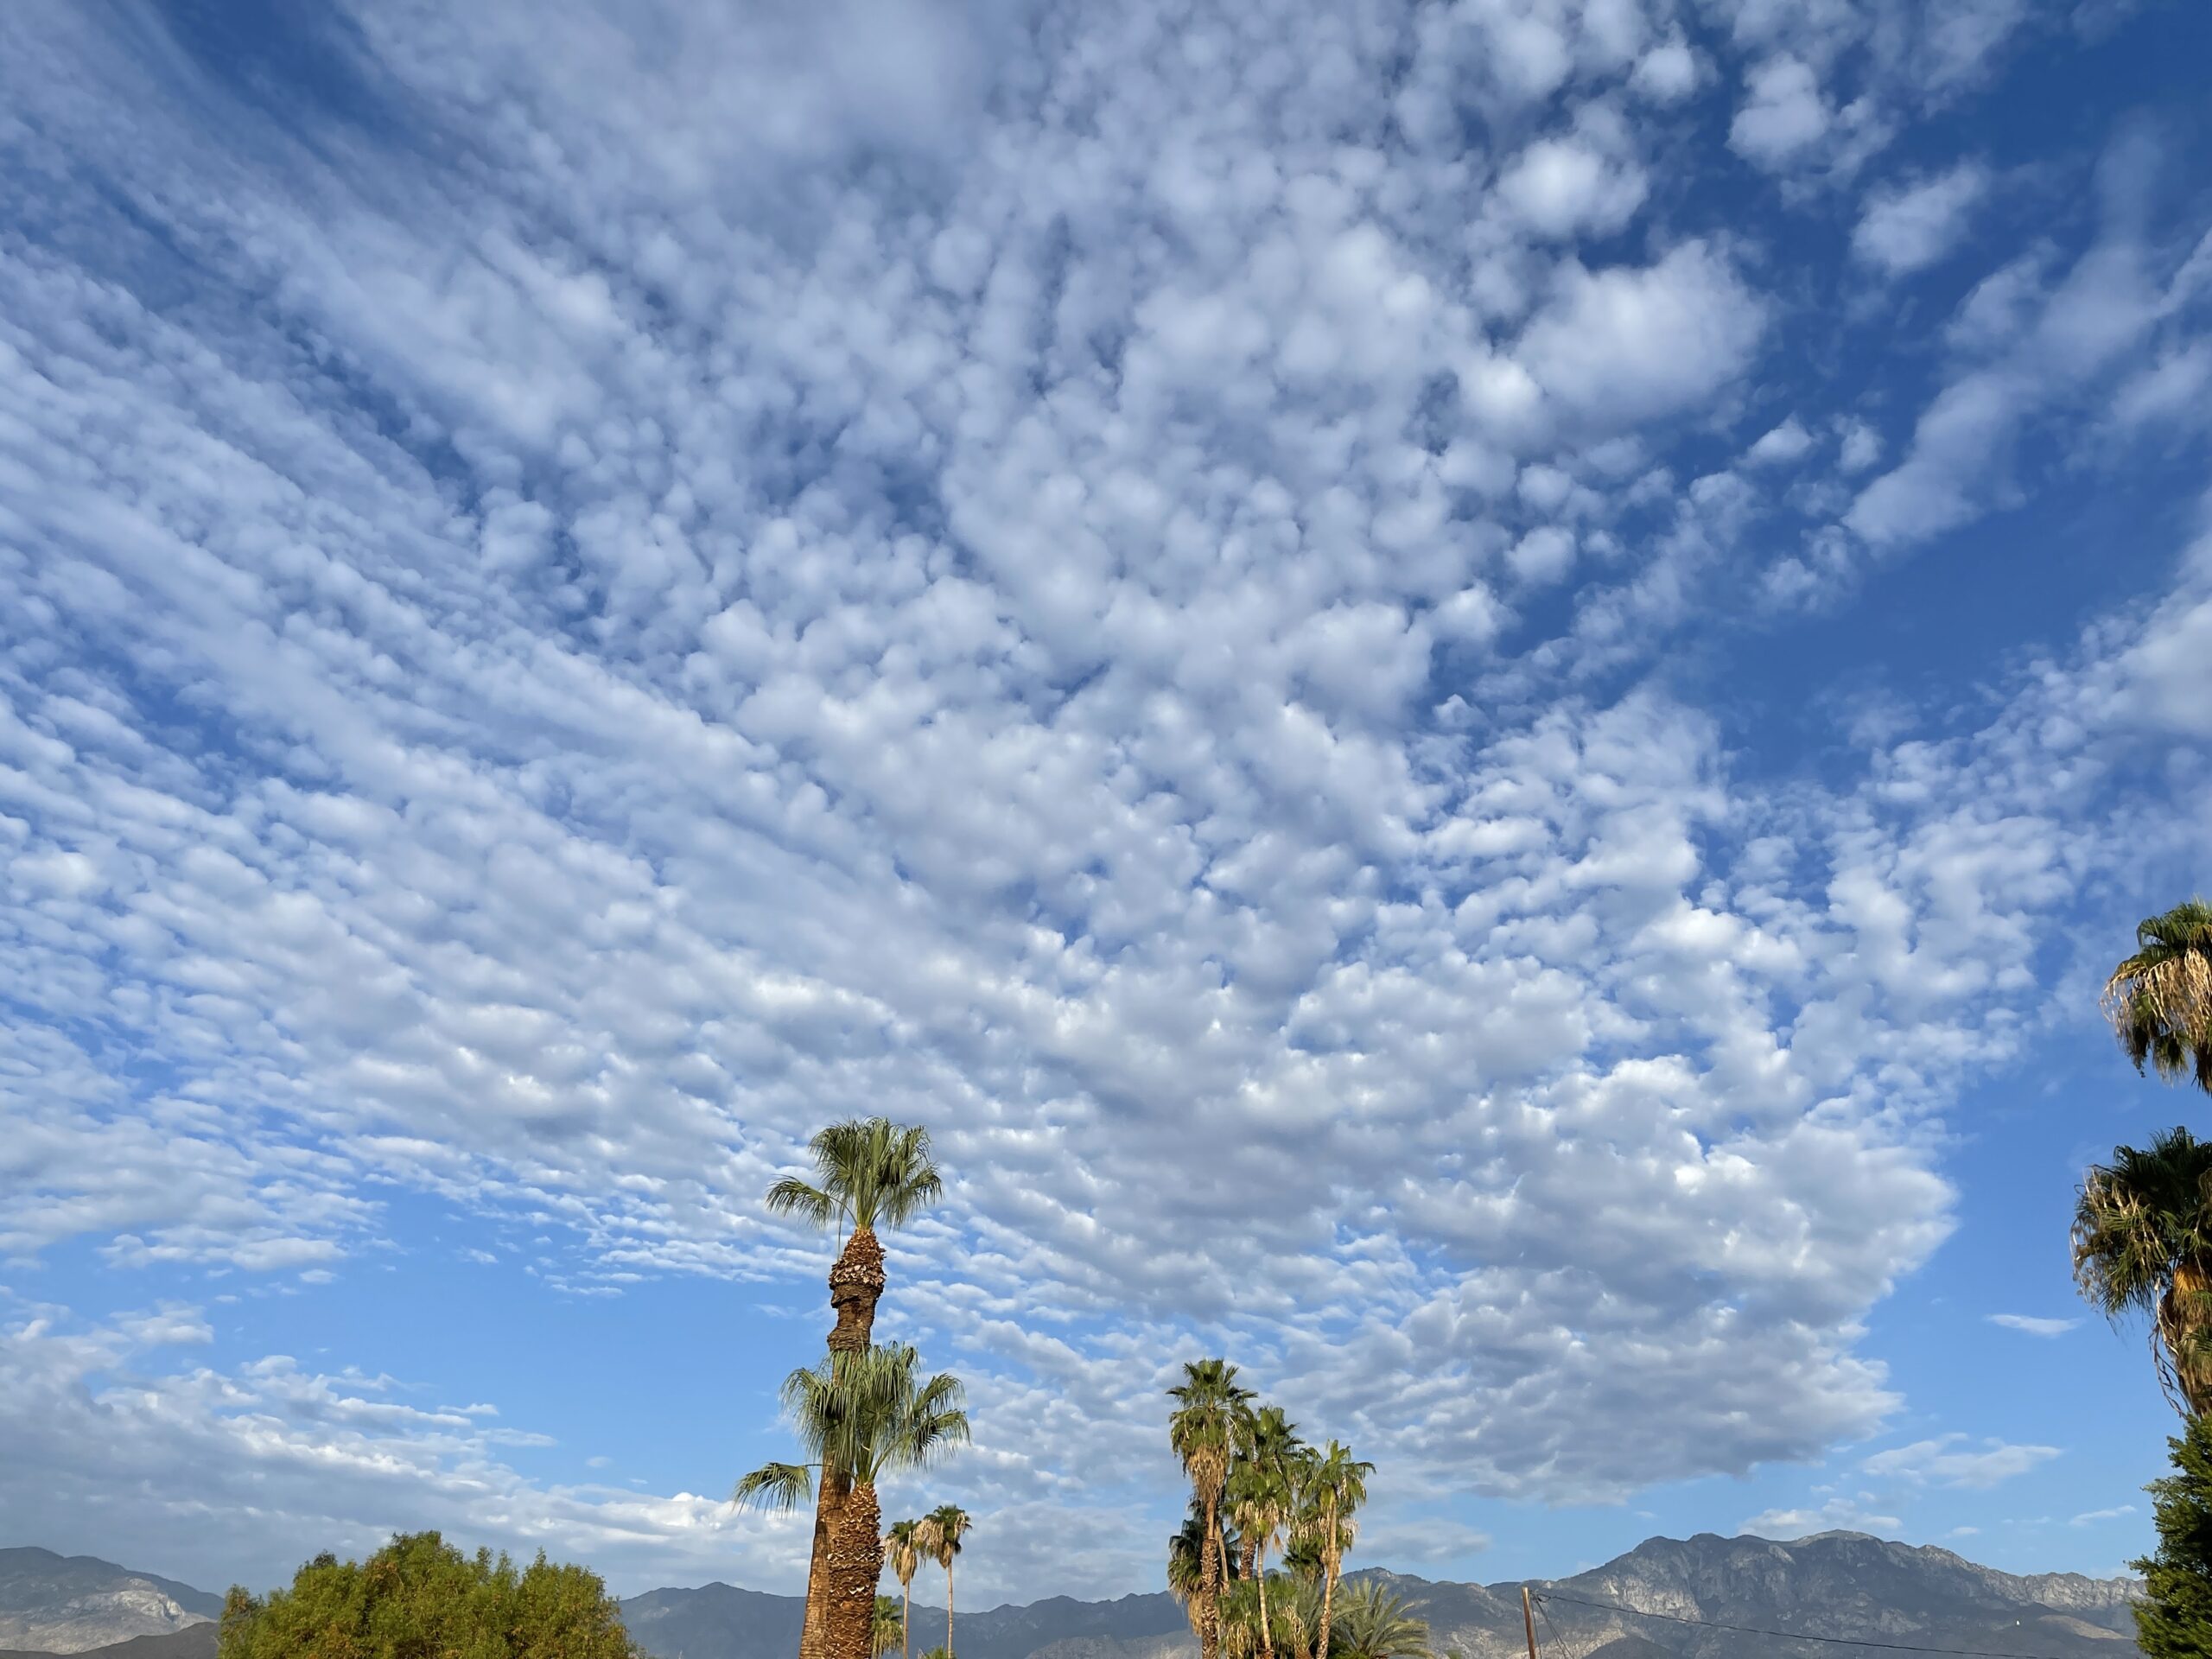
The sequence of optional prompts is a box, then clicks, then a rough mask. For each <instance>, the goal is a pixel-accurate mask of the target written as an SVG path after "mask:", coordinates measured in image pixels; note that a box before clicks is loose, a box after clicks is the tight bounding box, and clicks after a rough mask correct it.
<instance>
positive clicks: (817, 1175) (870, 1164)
mask: <svg viewBox="0 0 2212 1659" xmlns="http://www.w3.org/2000/svg"><path fill="white" fill-rule="evenodd" d="M807 1151H808V1153H809V1154H810V1155H811V1157H812V1159H813V1160H814V1179H812V1180H811V1181H803V1180H801V1179H798V1177H797V1176H795V1175H787V1176H785V1177H784V1179H781V1180H779V1181H778V1182H776V1183H775V1185H772V1186H771V1187H770V1188H769V1189H768V1198H767V1203H768V1210H769V1213H770V1214H772V1215H779V1216H796V1217H798V1218H799V1219H801V1220H803V1221H807V1222H810V1223H812V1224H814V1225H815V1226H817V1227H819V1228H822V1229H823V1230H825V1231H827V1230H830V1229H832V1228H835V1229H837V1230H840V1231H842V1232H843V1233H844V1234H845V1235H846V1236H845V1239H844V1243H843V1245H842V1248H841V1249H839V1250H838V1252H837V1259H836V1262H834V1263H833V1264H832V1265H831V1266H830V1268H829V1306H830V1308H831V1309H832V1311H834V1312H835V1313H836V1325H835V1326H834V1327H832V1329H831V1330H830V1332H829V1351H830V1352H831V1353H833V1354H847V1353H860V1352H862V1351H865V1350H866V1349H867V1348H868V1344H870V1343H871V1342H872V1341H874V1332H875V1306H876V1303H877V1302H878V1301H880V1300H881V1299H882V1296H883V1283H884V1277H883V1246H882V1244H881V1243H880V1241H878V1239H877V1238H876V1236H875V1229H876V1226H877V1224H879V1223H880V1224H882V1225H884V1226H887V1227H899V1226H904V1225H905V1224H906V1223H907V1222H908V1221H910V1220H911V1219H912V1217H914V1215H915V1213H916V1212H917V1211H919V1210H920V1209H921V1208H922V1206H923V1205H926V1204H930V1203H932V1202H934V1201H935V1200H936V1199H937V1198H938V1197H939V1196H940V1195H941V1194H942V1193H943V1192H944V1179H943V1178H942V1177H940V1176H939V1175H938V1168H937V1165H936V1163H935V1162H934V1161H933V1160H931V1156H930V1135H929V1131H928V1130H927V1129H924V1128H914V1127H902V1126H901V1125H899V1124H896V1123H893V1122H892V1121H891V1120H890V1119H889V1118H887V1117H870V1118H849V1119H847V1120H846V1121H845V1122H842V1123H832V1124H830V1125H829V1127H828V1128H823V1129H822V1130H820V1131H818V1132H817V1134H816V1135H815V1136H814V1138H813V1139H812V1140H811V1141H808V1142H807ZM844 1501H845V1487H844V1484H843V1480H842V1477H841V1476H839V1475H837V1474H836V1471H829V1473H828V1474H826V1475H825V1477H824V1478H823V1481H822V1484H821V1485H820V1486H819V1488H818V1489H817V1491H816V1494H815V1509H814V1544H813V1548H812V1550H811V1551H810V1553H809V1554H808V1556H807V1567H806V1614H805V1624H804V1632H803V1634H802V1635H801V1636H800V1637H799V1650H800V1652H801V1653H802V1654H804V1655H806V1656H808V1659H813V1656H815V1655H816V1654H817V1653H818V1652H819V1650H820V1649H821V1646H822V1643H823V1630H822V1628H821V1624H822V1620H823V1618H824V1617H825V1615H826V1612H827V1608H828V1603H827V1601H826V1599H825V1592H823V1591H822V1590H819V1589H817V1586H816V1583H815V1580H817V1578H818V1577H819V1576H820V1574H821V1568H822V1564H823V1558H824V1557H825V1555H826V1554H827V1553H828V1551H829V1541H830V1539H831V1538H832V1537H833V1536H834V1535H836V1530H837V1526H838V1519H837V1517H838V1513H839V1511H840V1510H841V1509H842V1506H843V1504H844Z"/></svg>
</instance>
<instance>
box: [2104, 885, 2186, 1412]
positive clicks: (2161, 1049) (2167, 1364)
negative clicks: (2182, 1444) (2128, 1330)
mask: <svg viewBox="0 0 2212 1659" xmlns="http://www.w3.org/2000/svg"><path fill="white" fill-rule="evenodd" d="M2135 944H2136V950H2135V952H2134V954H2133V955H2132V956H2130V957H2126V959H2125V960H2123V961H2122V962H2121V963H2120V965H2119V966H2118V967H2116V968H2115V969H2113V972H2112V975H2111V976H2110V978H2108V979H2107V981H2106V982H2105V992H2104V1009H2105V1014H2106V1016H2107V1018H2108V1019H2109V1020H2111V1021H2112V1024H2113V1031H2114V1032H2115V1033H2117V1034H2118V1036H2119V1038H2120V1047H2121V1048H2122V1050H2124V1051H2125V1052H2126V1055H2127V1057H2128V1058H2129V1059H2131V1060H2133V1062H2134V1064H2135V1069H2136V1070H2137V1071H2145V1069H2146V1067H2147V1068H2148V1069H2149V1070H2151V1071H2155V1072H2157V1074H2158V1076H2159V1077H2162V1078H2164V1079H2165V1080H2166V1081H2167V1082H2170V1083H2178V1082H2183V1081H2190V1082H2194V1083H2195V1084H2196V1086H2197V1087H2198V1088H2200V1089H2202V1090H2205V1091H2206V1092H2207V1093H2212V905H2207V904H2206V903H2205V902H2204V901H2203V900H2202V899H2191V900H2190V902H2189V903H2187V904H2184V905H2177V906H2175V907H2174V908H2173V909H2171V910H2169V911H2166V912H2163V913H2161V914H2159V915H2157V916H2152V917H2149V918H2145V921H2144V922H2143V923H2142V925H2140V926H2139V927H2138V928H2137V929H2136V930H2135ZM2073 1253H2074V1278H2075V1284H2076V1285H2078V1286H2079V1287H2080V1288H2081V1292H2082V1296H2083V1298H2084V1299H2085V1300H2088V1303H2089V1304H2090V1305H2091V1306H2094V1307H2095V1308H2096V1309H2097V1310H2098V1311H2099V1312H2100V1313H2104V1314H2106V1315H2107V1316H2108V1317H2111V1318H2114V1319H2117V1318H2120V1316H2122V1315H2125V1314H2129V1313H2144V1314H2147V1315H2148V1316H2149V1319H2150V1325H2151V1351H2152V1358H2153V1360H2154V1362H2155V1363H2156V1364H2157V1367H2158V1382H2159V1385H2160V1386H2161V1387H2162V1388H2163V1389H2164V1390H2165V1394H2166V1397H2167V1398H2168V1399H2169V1400H2171V1402H2173V1404H2174V1406H2175V1407H2176V1408H2177V1409H2178V1410H2179V1411H2180V1412H2181V1414H2183V1416H2184V1417H2192V1418H2193V1417H2196V1416H2199V1415H2201V1414H2203V1413H2205V1412H2206V1411H2208V1410H2212V1141H2201V1140H2199V1139H2198V1138H2197V1137H2196V1136H2195V1135H2192V1134H2190V1131H2189V1130H2188V1129H2187V1128H2184V1127H2176V1128H2171V1129H2169V1130H2167V1131H2166V1132H2165V1133H2164V1134H2163V1135H2158V1136H2157V1137H2155V1138H2154V1139H2153V1140H2152V1142H2151V1144H2150V1146H2149V1147H2144V1148H2139V1147H2114V1148H2113V1160H2112V1161H2111V1162H2110V1163H2108V1164H2096V1165H2093V1166H2091V1167H2090V1169H2089V1172H2088V1174H2087V1175H2086V1176H2085V1177H2084V1178H2083V1179H2082V1188H2081V1194H2080V1197H2079V1199H2078V1201H2077V1202H2076V1204H2075V1211H2074V1234H2073Z"/></svg>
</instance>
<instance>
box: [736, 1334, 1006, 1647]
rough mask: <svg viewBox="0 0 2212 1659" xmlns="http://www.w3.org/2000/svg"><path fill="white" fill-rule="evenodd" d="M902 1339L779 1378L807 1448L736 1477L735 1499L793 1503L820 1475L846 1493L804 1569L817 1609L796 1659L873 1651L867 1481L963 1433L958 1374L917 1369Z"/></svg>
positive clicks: (877, 1552) (874, 1554) (924, 1462)
mask: <svg viewBox="0 0 2212 1659" xmlns="http://www.w3.org/2000/svg"><path fill="white" fill-rule="evenodd" d="M918 1366H919V1359H918V1356H917V1355H916V1354H915V1352H914V1351H913V1350H912V1348H910V1347H906V1346H903V1345H898V1346H879V1347H870V1348H867V1349H863V1350H862V1351H860V1352H859V1353H851V1352H846V1353H835V1354H831V1355H830V1356H829V1357H828V1358H827V1359H825V1360H823V1362H822V1363H820V1364H818V1365H815V1366H810V1367H804V1368H802V1369H800V1370H796V1371H793V1372H792V1373H791V1375H790V1376H788V1377H786V1378H785V1379H784V1389H783V1397H784V1408H785V1413H786V1414H788V1415H789V1417H790V1418H791V1424H792V1427H794V1428H795V1429H797V1431H798V1437H799V1441H800V1443H801V1445H802V1446H804V1447H805V1449H806V1451H807V1453H808V1457H807V1460H806V1461H804V1462H802V1463H771V1464H766V1465H763V1466H762V1467H760V1468H759V1469H756V1470H754V1471H753V1472H752V1473H751V1474H749V1475H747V1476H746V1477H745V1478H743V1479H741V1480H740V1481H739V1482H738V1483H737V1491H736V1492H735V1494H734V1497H736V1499H737V1501H738V1502H739V1503H757V1504H760V1505H762V1506H764V1507H767V1508H772V1509H782V1510H794V1509H797V1508H798V1506H799V1505H800V1504H801V1503H804V1502H805V1501H806V1500H807V1499H808V1498H809V1497H811V1496H813V1489H814V1487H815V1485H816V1484H817V1483H816V1482H815V1479H814V1471H816V1470H817V1469H818V1470H820V1471H821V1475H822V1484H827V1483H829V1482H830V1481H832V1480H835V1481H837V1482H838V1483H839V1484H841V1485H842V1487H843V1488H844V1491H845V1497H844V1500H843V1503H842V1506H841V1508H840V1509H839V1510H838V1514H837V1524H836V1530H835V1531H834V1532H833V1533H832V1534H831V1535H830V1537H829V1541H828V1545H827V1548H824V1549H823V1550H822V1551H821V1553H820V1554H819V1557H818V1559H817V1560H816V1562H815V1564H814V1567H813V1568H812V1570H811V1571H810V1573H809V1574H808V1578H807V1593H808V1597H809V1599H810V1601H812V1600H815V1599H817V1598H818V1599H819V1601H820V1604H821V1605H820V1611H819V1616H818V1617H817V1618H811V1619H810V1621H809V1622H808V1624H807V1625H806V1626H805V1628H804V1630H802V1632H801V1634H800V1637H799V1652H800V1655H801V1659H871V1654H870V1649H869V1643H870V1640H871V1637H870V1630H871V1627H872V1624H873V1621H874V1606H875V1584H876V1580H878V1579H879V1578H880V1577H881V1576H882V1574H883V1539H882V1537H881V1535H880V1534H879V1533H878V1531H877V1527H878V1524H879V1522H880V1519H881V1511H880V1509H879V1507H878V1505H877V1503H876V1497H875V1483H876V1481H877V1480H878V1478H880V1477H881V1476H882V1475H883V1474H884V1473H885V1472H887V1471H891V1470H900V1469H926V1468H928V1467H930V1466H931V1465H933V1464H934V1463H936V1462H937V1461H938V1459H939V1458H940V1457H942V1456H943V1455H944V1453H945V1452H947V1451H949V1450H950V1449H951V1448H952V1447H953V1446H958V1445H962V1444H964V1443H965V1442H966V1440H967V1439H968V1414H967V1413H966V1412H965V1411H964V1410H963V1409H962V1405H961V1402H962V1390H961V1387H960V1383H959V1381H958V1379H957V1378H955V1377H953V1376H949V1375H946V1374H944V1373H943V1372H940V1373H939V1374H938V1375H937V1376H931V1377H926V1378H925V1377H923V1376H920V1375H918Z"/></svg>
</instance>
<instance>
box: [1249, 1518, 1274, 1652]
mask: <svg viewBox="0 0 2212 1659" xmlns="http://www.w3.org/2000/svg"><path fill="white" fill-rule="evenodd" d="M1253 1559H1254V1560H1255V1562H1256V1563H1257V1564H1258V1567H1259V1572H1258V1573H1257V1575H1256V1576H1257V1578H1258V1580H1259V1585H1260V1654H1261V1659H1275V1638H1274V1632H1273V1631H1272V1630H1269V1629H1268V1552H1267V1548H1266V1547H1265V1546H1264V1545H1262V1547H1261V1548H1258V1549H1256V1550H1255V1551H1254V1552H1253Z"/></svg>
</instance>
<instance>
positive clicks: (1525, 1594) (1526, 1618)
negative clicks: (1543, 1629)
mask: <svg viewBox="0 0 2212 1659" xmlns="http://www.w3.org/2000/svg"><path fill="white" fill-rule="evenodd" d="M1521 1622H1522V1624H1525V1625H1526V1626H1528V1629H1529V1659H1536V1609H1535V1604H1534V1603H1533V1602H1531V1601H1530V1600H1529V1586H1527V1585H1525V1584H1524V1585H1522V1586H1521Z"/></svg>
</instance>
